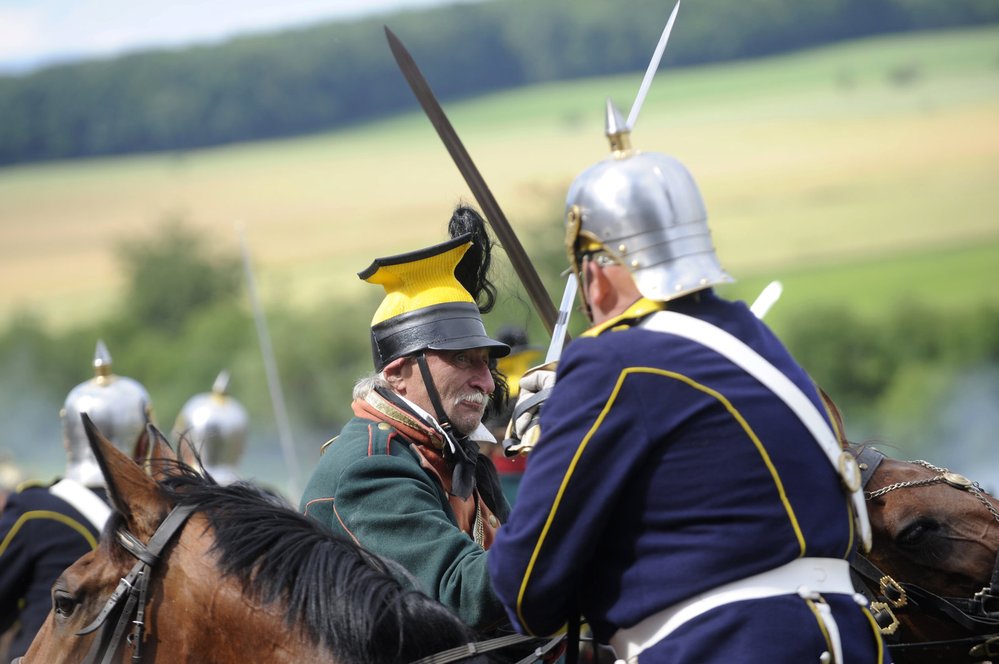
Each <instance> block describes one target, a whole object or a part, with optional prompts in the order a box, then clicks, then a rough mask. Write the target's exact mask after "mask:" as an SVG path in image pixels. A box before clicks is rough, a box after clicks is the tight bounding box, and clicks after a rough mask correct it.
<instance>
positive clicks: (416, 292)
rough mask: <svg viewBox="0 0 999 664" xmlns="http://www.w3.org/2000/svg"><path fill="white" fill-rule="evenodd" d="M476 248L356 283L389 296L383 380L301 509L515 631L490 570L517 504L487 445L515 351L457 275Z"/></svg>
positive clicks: (327, 448) (379, 331) (480, 625)
mask: <svg viewBox="0 0 999 664" xmlns="http://www.w3.org/2000/svg"><path fill="white" fill-rule="evenodd" d="M471 246H472V242H471V235H467V234H466V235H461V236H458V237H456V238H453V239H452V240H450V241H448V242H444V243H442V244H438V245H435V246H432V247H429V248H427V249H422V250H419V251H414V252H410V253H407V254H402V255H397V256H391V257H388V258H380V259H377V260H375V261H374V262H373V263H372V265H371V266H370V267H369V268H367V269H366V270H364V271H363V272H361V273H360V274H359V275H358V276H360V277H361V279H363V280H365V281H367V282H369V283H372V284H378V285H381V286H382V287H384V289H385V292H386V295H385V299H384V300H383V302H382V304H381V306H380V307H379V308H378V310H377V312H376V313H375V316H374V319H373V321H372V325H371V341H372V350H373V354H374V364H375V370H376V373H375V374H374V375H372V376H369V377H366V378H363V379H362V380H361V381H359V382H358V384H357V385H356V386H355V389H354V395H353V397H354V400H353V403H352V410H353V413H354V418H353V419H352V420H350V421H349V422H348V423H347V425H346V426H345V427H344V428H343V430H342V431H341V432H340V435H339V436H337V437H336V438H334V439H333V440H331V441H329V442H328V443H326V445H324V446H323V454H322V456H321V457H320V461H319V464H318V466H317V467H316V469H315V471H314V472H313V475H312V477H311V478H310V480H309V483H308V485H307V486H306V489H305V492H304V495H303V497H302V503H301V508H302V511H303V512H304V513H305V514H307V515H308V516H310V517H312V518H315V519H317V520H319V521H321V522H323V523H325V524H326V525H328V526H330V527H332V528H333V530H334V531H337V532H340V533H343V534H344V535H346V536H348V537H350V538H352V539H353V540H354V541H355V542H357V543H359V544H360V545H362V546H364V547H366V548H367V549H369V550H370V551H373V552H374V553H376V554H378V555H380V556H383V557H385V558H389V559H391V560H394V561H395V562H397V563H399V564H401V565H402V566H403V567H404V568H405V569H406V570H408V572H409V573H410V574H412V576H413V577H415V580H416V583H417V584H418V585H419V586H420V588H421V589H422V590H423V591H425V592H426V593H427V594H428V595H430V596H431V597H432V598H434V599H436V600H438V601H440V602H442V603H443V604H445V605H446V606H448V607H449V608H451V609H452V610H453V611H454V612H455V613H456V614H457V615H458V616H459V617H460V618H461V619H462V620H463V621H464V622H465V623H467V624H468V625H469V626H471V627H472V628H474V629H476V630H478V631H479V632H480V633H487V632H492V631H494V630H495V629H496V628H501V627H504V626H507V625H509V622H508V620H507V617H506V614H505V612H504V610H503V608H502V606H501V605H500V603H499V601H498V599H497V598H496V596H495V594H494V593H493V591H492V587H491V585H490V580H489V574H488V571H487V568H486V551H487V550H488V548H489V546H490V545H491V544H492V542H493V538H494V536H495V533H496V529H497V528H498V527H499V524H500V520H501V519H505V517H506V514H507V513H508V512H509V506H508V504H507V502H506V500H505V498H504V497H503V494H502V490H501V489H500V488H499V482H498V479H497V476H496V471H495V468H494V467H493V465H492V462H491V461H489V459H488V457H487V456H486V455H484V454H482V453H480V452H479V450H478V442H482V441H490V442H493V443H494V442H495V439H494V438H493V437H492V436H491V434H489V432H488V430H487V429H486V428H485V427H484V426H482V417H483V414H484V412H485V409H486V406H487V404H488V403H489V400H490V397H491V395H492V393H493V391H494V389H495V387H496V385H495V380H494V379H495V376H494V374H493V371H492V369H493V367H494V366H495V362H494V360H495V358H498V357H502V356H505V355H506V354H508V353H509V352H510V349H509V347H508V346H507V345H505V344H503V343H500V342H499V341H496V340H494V339H491V338H489V336H488V335H487V334H486V331H485V327H484V326H483V323H482V317H481V315H480V312H479V308H478V306H477V305H476V303H475V298H474V297H473V296H472V294H471V293H470V292H469V290H468V289H467V288H466V287H464V286H463V285H462V283H461V282H459V280H458V278H456V276H455V270H456V268H457V267H458V265H459V263H460V262H461V260H462V257H463V256H465V254H466V252H468V251H469V249H470V247H471ZM459 272H461V270H459Z"/></svg>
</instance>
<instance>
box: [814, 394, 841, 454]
mask: <svg viewBox="0 0 999 664" xmlns="http://www.w3.org/2000/svg"><path fill="white" fill-rule="evenodd" d="M815 387H816V388H817V389H818V390H819V396H820V397H821V398H822V403H823V405H825V407H826V412H827V413H829V419H830V420H832V425H833V432H834V433H835V434H836V439H837V440H839V444H840V446H841V447H843V448H844V449H846V448H847V447H849V446H850V441H849V440H847V439H846V427H845V425H844V424H843V413H842V412H840V409H839V406H837V405H836V402H835V401H833V400H832V397H831V396H829V394H828V393H827V392H826V391H825V390H823V389H822V388H821V387H819V386H818V385H816V386H815Z"/></svg>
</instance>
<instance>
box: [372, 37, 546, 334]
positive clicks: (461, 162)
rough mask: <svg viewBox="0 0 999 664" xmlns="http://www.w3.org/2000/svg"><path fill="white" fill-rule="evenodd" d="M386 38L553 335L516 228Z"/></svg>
mask: <svg viewBox="0 0 999 664" xmlns="http://www.w3.org/2000/svg"><path fill="white" fill-rule="evenodd" d="M385 36H386V37H387V38H388V43H389V48H390V49H392V56H393V57H394V58H395V61H396V64H398V65H399V69H400V70H401V71H402V75H403V76H404V77H405V79H406V83H408V84H409V87H410V89H411V90H412V91H413V94H414V95H416V100H417V101H418V102H420V106H422V107H423V111H424V113H426V114H427V118H429V120H430V124H432V125H433V126H434V129H436V130H437V135H438V136H439V137H440V139H441V141H442V142H443V143H444V147H445V148H447V151H448V153H449V154H450V155H451V159H453V160H454V163H455V165H456V166H457V167H458V171H459V172H460V173H461V175H462V177H463V178H465V183H466V184H467V185H468V188H469V189H471V190H472V195H473V196H475V200H476V201H477V202H478V203H479V207H481V208H482V213H483V214H484V215H485V217H486V220H487V221H488V222H489V225H490V226H492V227H493V232H495V233H496V237H497V238H499V241H500V244H502V245H503V248H504V249H505V250H506V254H507V256H509V257H510V264H511V265H512V266H513V269H514V271H515V272H516V273H517V276H518V277H520V281H521V283H523V284H524V288H525V289H526V290H527V294H528V295H529V296H530V298H531V302H532V303H533V304H534V309H535V311H537V312H538V315H539V316H540V317H541V322H542V323H543V324H544V326H545V329H547V330H548V333H549V334H553V335H554V334H555V325H556V322H557V318H558V317H557V313H556V311H555V305H554V304H553V303H552V300H551V296H550V295H549V294H548V291H547V290H545V287H544V284H542V283H541V277H539V276H538V271H537V270H536V269H534V265H533V264H532V263H531V259H530V258H528V256H527V252H526V251H524V247H523V245H522V244H521V243H520V240H519V239H517V234H516V233H514V231H513V227H512V226H511V225H510V222H509V221H507V218H506V215H504V214H503V211H502V210H501V209H500V206H499V204H498V203H497V202H496V199H495V198H494V197H493V194H492V192H491V191H490V190H489V187H488V186H487V185H486V181H485V180H484V179H483V178H482V175H481V174H480V173H479V169H478V168H476V167H475V163H474V162H473V161H472V158H471V156H469V154H468V151H467V150H466V149H465V146H464V145H463V144H462V142H461V139H460V138H458V134H457V132H455V130H454V127H453V126H451V122H450V121H449V120H448V119H447V115H445V114H444V109H443V108H441V105H440V103H439V102H438V101H437V98H436V97H435V96H434V92H433V90H431V89H430V85H429V84H428V83H427V80H426V79H425V78H424V77H423V74H422V73H421V72H420V68H419V67H418V66H417V65H416V61H415V60H413V56H411V55H410V54H409V51H407V50H406V47H405V46H403V45H402V42H401V41H400V40H399V38H398V37H396V36H395V33H394V32H392V31H391V30H390V29H389V27H388V26H385Z"/></svg>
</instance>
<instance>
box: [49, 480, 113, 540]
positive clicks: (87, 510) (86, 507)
mask: <svg viewBox="0 0 999 664" xmlns="http://www.w3.org/2000/svg"><path fill="white" fill-rule="evenodd" d="M49 493H51V494H52V495H53V496H57V497H59V498H62V499H63V500H65V501H66V502H67V503H69V504H70V505H72V506H73V508H74V509H75V510H76V511H77V512H79V513H80V514H82V515H83V516H84V517H86V519H87V521H89V522H90V523H91V524H93V526H94V529H96V530H97V532H101V531H102V530H104V523H105V522H106V521H107V520H108V517H109V516H111V508H110V507H109V506H108V504H107V503H105V502H104V501H103V500H101V497H100V496H98V495H97V494H96V493H94V492H93V491H91V490H90V489H88V488H87V487H85V486H83V485H82V484H80V483H79V482H77V481H76V480H71V479H68V478H66V479H63V480H59V481H58V482H56V483H55V484H53V485H52V486H51V487H49Z"/></svg>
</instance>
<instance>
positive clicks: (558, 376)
mask: <svg viewBox="0 0 999 664" xmlns="http://www.w3.org/2000/svg"><path fill="white" fill-rule="evenodd" d="M607 120H608V121H607V134H608V137H609V138H610V140H611V146H612V150H613V154H612V155H611V157H610V158H608V159H605V160H603V161H601V162H599V163H597V164H596V165H594V166H592V167H591V168H589V169H587V170H586V171H584V172H583V173H582V174H581V175H580V176H579V177H578V178H577V179H576V180H575V181H574V183H573V184H572V186H571V188H570V190H569V193H568V199H567V206H566V220H567V221H566V225H567V238H566V242H567V250H568V253H569V258H570V261H571V266H572V269H573V270H574V271H575V273H576V274H577V275H578V278H579V280H580V281H579V282H580V292H581V295H582V298H583V300H584V305H585V308H586V310H587V313H588V316H589V318H590V320H591V321H592V323H594V325H593V327H592V328H590V329H589V330H588V331H587V332H586V333H585V334H584V335H583V336H581V337H579V338H577V339H574V340H573V341H572V343H571V344H570V345H569V346H568V347H567V349H566V351H565V354H564V356H563V357H562V359H561V361H560V363H559V364H558V367H557V372H556V371H545V370H538V371H533V372H528V374H526V375H525V377H524V378H523V379H522V381H521V397H520V401H519V403H518V408H517V409H516V410H515V413H514V417H515V418H516V425H515V430H516V432H517V434H518V435H519V436H520V438H521V442H522V444H524V445H526V446H527V447H530V446H531V445H533V450H532V451H531V453H530V456H529V457H528V464H527V470H526V473H525V475H524V478H523V480H522V483H521V486H520V492H519V494H518V499H517V504H516V506H515V507H514V509H513V512H512V514H511V516H510V519H509V521H508V522H507V523H506V524H505V525H504V526H503V527H502V528H501V529H500V531H499V532H498V533H497V537H496V542H495V543H494V545H493V548H492V550H491V551H490V557H489V568H490V574H491V578H492V580H493V584H494V587H495V589H496V592H497V594H498V595H499V597H500V599H501V601H502V602H503V604H504V605H505V606H506V609H507V612H508V614H509V616H510V618H511V620H512V621H513V622H514V624H515V625H516V626H517V627H518V629H519V630H521V631H522V632H524V633H527V634H534V635H545V634H550V633H552V632H555V631H557V630H559V629H560V628H561V627H562V626H563V625H565V624H566V623H567V621H568V623H569V624H570V626H571V625H572V624H573V622H574V620H575V619H576V618H578V616H580V615H582V616H583V617H584V618H585V620H586V621H587V623H588V624H589V626H590V627H591V629H592V631H593V633H594V634H595V636H596V638H597V639H598V640H599V641H601V642H602V643H609V644H611V645H612V646H613V648H614V650H615V652H616V654H617V657H618V658H620V659H621V660H624V661H627V662H642V664H647V663H649V662H653V663H655V662H670V663H671V664H683V663H696V664H708V663H712V662H719V663H720V662H726V663H731V662H740V663H747V662H759V663H761V664H762V663H767V664H771V663H773V662H788V663H792V662H793V663H794V664H802V663H806V662H815V663H819V662H825V663H829V662H836V663H837V664H843V663H844V662H848V663H850V664H859V663H870V664H875V663H877V664H880V663H881V662H884V661H886V660H887V659H888V657H887V653H886V651H885V649H884V648H883V645H882V642H881V639H880V636H879V634H878V630H877V628H876V627H875V625H874V623H873V621H872V619H871V616H870V613H869V611H868V610H867V608H866V602H865V600H863V598H862V597H860V596H858V595H856V594H855V593H854V590H853V586H852V584H851V581H850V575H849V568H848V565H847V560H846V559H847V557H848V556H849V555H850V552H851V550H852V549H853V548H854V546H855V545H856V544H857V541H858V540H861V539H864V538H865V537H869V529H868V526H867V522H866V512H865V511H864V507H863V500H862V497H861V496H860V493H859V483H858V481H857V480H858V476H857V473H856V466H855V464H852V463H851V460H850V459H849V458H848V455H843V454H842V451H841V449H840V447H839V444H838V432H836V431H834V429H833V426H834V425H833V423H832V421H831V419H830V418H829V416H828V413H827V412H826V410H825V408H824V405H823V402H822V400H821V398H820V396H819V393H818V391H817V390H816V387H815V386H814V385H813V383H812V381H811V380H810V378H809V376H808V375H807V374H806V373H805V371H804V370H803V369H802V368H801V367H800V366H799V365H798V364H797V363H796V362H795V361H794V359H793V358H792V357H791V356H790V355H789V354H788V352H787V350H785V348H784V347H783V346H782V345H781V343H780V342H779V340H778V339H777V338H776V337H775V336H774V335H773V334H772V333H771V331H770V330H769V329H768V328H767V326H766V325H764V323H763V322H761V321H760V320H758V319H757V318H756V317H755V316H754V315H753V314H752V313H751V312H750V310H749V309H748V308H747V307H746V306H745V305H744V304H743V303H739V302H730V301H726V300H724V299H723V298H721V297H719V296H718V295H716V294H715V293H714V291H713V289H712V286H713V285H715V284H719V283H722V282H726V281H730V277H729V276H728V275H727V274H726V273H725V272H724V271H723V270H722V268H721V267H720V265H719V264H718V262H717V259H716V257H715V253H714V248H713V246H712V243H711V238H710V233H709V230H708V227H707V221H706V218H707V214H706V212H705V210H704V205H703V202H702V200H701V196H700V193H699V191H698V189H697V186H696V184H695V182H694V180H693V179H692V177H691V176H690V174H689V173H688V171H687V170H686V169H685V168H684V167H683V165H682V164H680V162H678V161H677V160H676V159H674V158H672V157H668V156H666V155H664V154H659V153H644V152H640V151H637V150H633V149H632V148H631V147H630V139H629V136H628V131H627V129H626V128H625V127H624V123H623V122H622V120H621V117H620V115H619V113H618V112H617V110H616V109H615V108H614V107H613V105H612V104H611V103H609V102H608V108H607ZM552 387H553V390H552V391H551V393H550V396H548V397H547V400H542V401H541V403H543V407H541V408H540V418H537V419H535V418H534V411H535V410H537V406H535V407H534V408H533V409H532V408H528V407H527V406H528V405H529V404H533V403H536V402H538V401H539V399H538V398H536V397H538V395H542V394H544V393H545V392H544V390H545V389H547V388H552ZM537 422H540V424H539V425H538V426H535V424H536V423H537Z"/></svg>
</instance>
